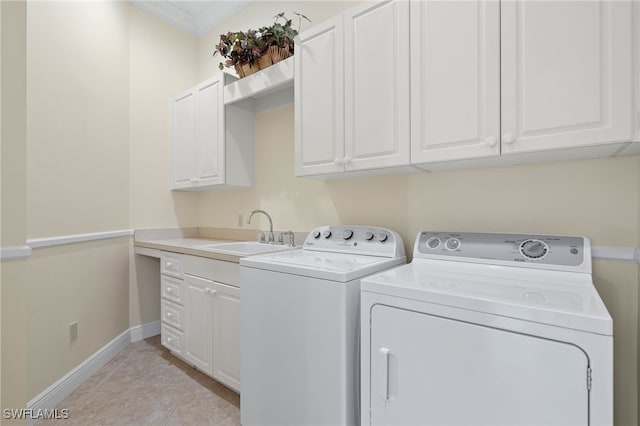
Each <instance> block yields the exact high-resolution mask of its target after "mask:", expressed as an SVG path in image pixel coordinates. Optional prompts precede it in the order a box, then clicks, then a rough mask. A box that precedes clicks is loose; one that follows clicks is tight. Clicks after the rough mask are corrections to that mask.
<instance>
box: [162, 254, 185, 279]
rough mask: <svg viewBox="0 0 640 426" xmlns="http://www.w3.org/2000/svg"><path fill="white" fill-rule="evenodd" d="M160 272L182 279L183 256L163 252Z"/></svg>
mask: <svg viewBox="0 0 640 426" xmlns="http://www.w3.org/2000/svg"><path fill="white" fill-rule="evenodd" d="M160 272H161V273H162V274H164V275H171V276H172V277H176V278H182V255H179V254H176V253H167V252H162V260H161V263H160Z"/></svg>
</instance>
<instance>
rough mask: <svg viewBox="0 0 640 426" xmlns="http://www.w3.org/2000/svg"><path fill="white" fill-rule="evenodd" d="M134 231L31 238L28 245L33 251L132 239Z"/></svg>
mask: <svg viewBox="0 0 640 426" xmlns="http://www.w3.org/2000/svg"><path fill="white" fill-rule="evenodd" d="M131 236H133V229H122V230H118V231H106V232H93V233H90V234H75V235H62V236H58V237H46V238H31V239H29V240H27V245H28V246H29V247H31V248H32V249H39V248H43V247H54V246H62V245H65V244H74V243H83V242H87V241H98V240H108V239H111V238H120V237H131Z"/></svg>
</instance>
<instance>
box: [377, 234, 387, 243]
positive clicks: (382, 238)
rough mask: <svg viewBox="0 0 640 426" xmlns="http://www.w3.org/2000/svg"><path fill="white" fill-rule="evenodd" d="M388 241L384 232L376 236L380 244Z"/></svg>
mask: <svg viewBox="0 0 640 426" xmlns="http://www.w3.org/2000/svg"><path fill="white" fill-rule="evenodd" d="M388 239H389V235H387V233H386V232H382V233H380V235H378V241H380V242H381V243H384V242H385V241H387V240H388Z"/></svg>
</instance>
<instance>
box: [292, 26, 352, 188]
mask: <svg viewBox="0 0 640 426" xmlns="http://www.w3.org/2000/svg"><path fill="white" fill-rule="evenodd" d="M343 42H344V40H343V28H342V17H338V18H335V19H332V20H329V21H327V22H324V23H322V24H320V25H318V26H316V27H314V28H313V29H311V30H309V31H305V32H304V33H302V34H300V35H299V36H298V38H297V39H296V42H295V43H296V58H295V78H294V89H295V168H296V176H305V175H317V174H325V173H335V172H341V171H343V170H344V168H343V165H342V159H343V158H344V86H343V84H344V75H343V70H344V57H343Z"/></svg>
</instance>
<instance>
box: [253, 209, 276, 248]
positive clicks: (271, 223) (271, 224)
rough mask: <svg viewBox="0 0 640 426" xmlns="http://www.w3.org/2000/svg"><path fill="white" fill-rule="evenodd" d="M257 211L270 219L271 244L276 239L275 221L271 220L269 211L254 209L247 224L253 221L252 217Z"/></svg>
mask: <svg viewBox="0 0 640 426" xmlns="http://www.w3.org/2000/svg"><path fill="white" fill-rule="evenodd" d="M256 213H262V214H263V215H265V216H266V217H267V219H269V244H273V242H274V241H275V235H273V221H272V220H271V216H269V213H267V212H265V211H264V210H254V211H252V212H251V214H250V215H249V219H247V225H248V224H250V223H251V218H252V217H253V215H254V214H256ZM261 242H262V241H261Z"/></svg>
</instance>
